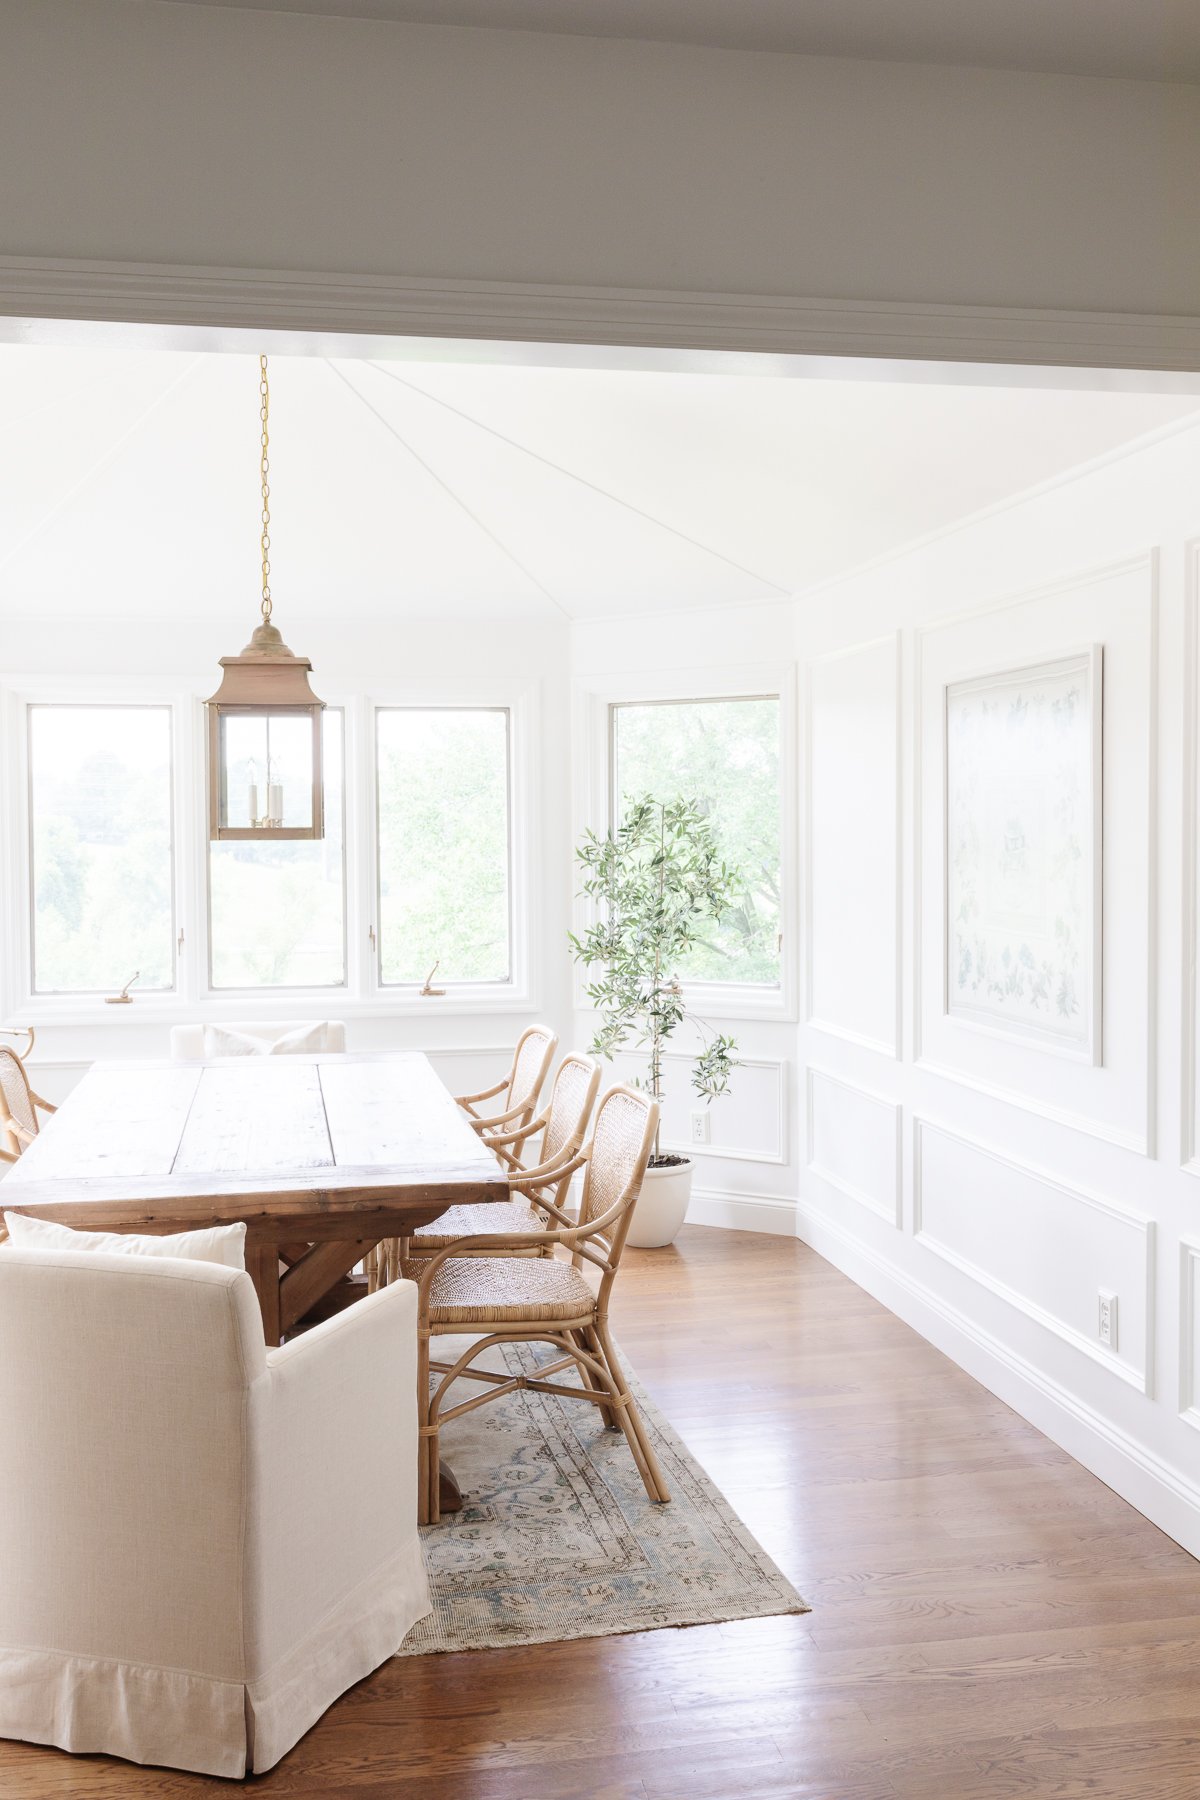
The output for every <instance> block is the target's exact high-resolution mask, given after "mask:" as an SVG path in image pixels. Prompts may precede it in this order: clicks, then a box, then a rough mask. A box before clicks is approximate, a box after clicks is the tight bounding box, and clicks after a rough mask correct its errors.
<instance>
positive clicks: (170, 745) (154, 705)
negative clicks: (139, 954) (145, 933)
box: [21, 698, 179, 1001]
mask: <svg viewBox="0 0 1200 1800" xmlns="http://www.w3.org/2000/svg"><path fill="white" fill-rule="evenodd" d="M35 712H160V713H165V714H166V717H167V866H168V870H169V878H168V883H167V887H168V892H169V896H170V897H169V908H170V949H169V950H168V952H167V956H168V960H169V964H170V969H171V980H170V984H169V985H168V986H167V987H161V988H146V989H144V990H143V991H144V993H145V994H146V995H147V996H156V997H161V998H164V999H172V998H174V996H175V995H176V994H177V993H178V992H179V948H178V946H179V883H178V880H177V878H176V866H175V865H176V848H177V844H176V840H177V836H178V812H177V808H176V772H177V765H178V751H177V747H176V742H175V736H176V718H175V708H174V707H173V705H172V704H171V702H170V701H169V700H147V699H141V700H96V699H91V698H89V699H86V700H85V699H82V698H79V699H71V700H42V699H33V700H29V701H27V702H26V704H25V706H24V709H23V726H24V729H23V731H22V734H21V735H22V740H23V743H22V748H23V752H24V769H23V779H22V782H21V786H22V788H23V791H24V801H25V812H24V827H23V831H22V838H23V840H24V852H25V854H24V863H25V889H24V893H25V906H24V908H23V912H24V918H25V939H26V961H25V964H24V978H25V983H26V985H27V986H28V989H29V993H30V995H31V996H32V998H33V999H34V1000H36V1001H44V1000H60V999H61V1000H76V999H78V1000H90V999H97V998H98V999H100V1000H103V999H104V998H105V997H106V996H107V995H110V994H112V993H113V992H114V991H115V992H118V993H119V992H120V988H119V987H118V988H116V989H115V990H114V988H113V987H96V988H39V987H38V985H37V960H36V959H37V889H36V861H35V857H34V843H33V715H34V713H35ZM133 973H134V972H133V970H132V969H131V970H130V971H129V975H127V976H126V981H128V980H129V979H130V978H131V977H132V975H133Z"/></svg>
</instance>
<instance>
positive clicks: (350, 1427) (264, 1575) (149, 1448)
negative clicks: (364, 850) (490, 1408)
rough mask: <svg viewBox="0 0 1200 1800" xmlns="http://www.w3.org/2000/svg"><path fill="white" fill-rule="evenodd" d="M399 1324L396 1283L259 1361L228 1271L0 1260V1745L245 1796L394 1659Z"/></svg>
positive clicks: (410, 1306) (254, 1329)
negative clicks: (120, 1760)
mask: <svg viewBox="0 0 1200 1800" xmlns="http://www.w3.org/2000/svg"><path fill="white" fill-rule="evenodd" d="M415 1323H416V1292H415V1290H414V1288H413V1287H412V1286H411V1285H410V1284H408V1283H398V1284H396V1285H395V1286H392V1287H389V1288H387V1289H386V1290H384V1291H383V1292H381V1293H378V1294H376V1295H374V1296H372V1297H371V1298H370V1299H367V1300H363V1301H362V1302H361V1303H360V1304H359V1305H357V1306H354V1307H351V1308H349V1309H348V1310H347V1311H345V1312H343V1313H341V1314H339V1315H338V1316H337V1317H336V1318H333V1319H330V1320H328V1321H327V1322H326V1323H325V1324H323V1325H319V1326H317V1327H316V1328H315V1329H314V1330H312V1331H310V1332H308V1333H306V1334H304V1335H303V1336H300V1337H297V1338H295V1339H293V1340H292V1341H291V1342H290V1343H288V1344H286V1345H285V1346H284V1347H283V1348H282V1349H280V1350H271V1351H268V1350H266V1349H265V1348H264V1345H263V1330H262V1319H261V1316H260V1313H259V1308H258V1301H257V1299H256V1297H255V1293H254V1287H253V1285H252V1283H251V1281H250V1277H249V1276H248V1275H246V1274H245V1273H243V1272H242V1271H240V1270H237V1269H231V1268H225V1267H221V1266H218V1265H217V1264H215V1263H211V1264H210V1263H199V1262H183V1261H178V1260H176V1259H174V1258H169V1257H150V1256H145V1257H142V1256H120V1255H115V1256H114V1255H107V1254H102V1253H98V1252H82V1253H81V1252H74V1251H46V1250H24V1251H22V1250H16V1249H13V1248H11V1247H8V1248H6V1249H3V1250H0V1365H2V1366H3V1368H4V1380H3V1382H0V1443H2V1444H3V1447H4V1448H3V1455H2V1456H0V1518H2V1519H3V1521H4V1528H3V1530H2V1531H0V1736H6V1737H15V1738H24V1739H27V1740H29V1741H31V1742H33V1743H39V1744H56V1745H58V1746H59V1747H60V1748H61V1749H64V1750H74V1751H83V1752H103V1753H106V1754H109V1755H112V1756H122V1757H127V1758H129V1759H131V1760H132V1761H134V1762H142V1763H162V1764H166V1765H168V1766H169V1767H173V1768H179V1769H190V1770H196V1771H199V1772H201V1773H205V1774H210V1775H225V1776H241V1775H243V1774H244V1773H245V1772H246V1769H247V1766H252V1767H253V1768H254V1769H255V1770H263V1769H269V1768H270V1767H271V1766H272V1764H274V1763H276V1762H278V1760H279V1758H280V1757H281V1756H283V1755H284V1754H285V1752H286V1751H288V1750H289V1749H290V1748H291V1746H292V1745H293V1744H294V1743H295V1742H296V1741H297V1739H298V1738H300V1737H301V1736H302V1735H303V1734H304V1732H306V1731H307V1730H308V1728H309V1727H310V1726H311V1725H312V1724H313V1723H314V1722H315V1721H316V1719H317V1718H318V1717H319V1716H320V1714H321V1713H322V1712H324V1710H325V1708H326V1707H327V1706H329V1705H330V1704H331V1703H332V1701H334V1700H335V1699H336V1698H337V1697H338V1695H339V1694H341V1693H342V1692H343V1691H344V1690H345V1689H346V1688H348V1687H349V1686H351V1684H352V1683H354V1682H356V1681H359V1680H361V1679H362V1677H363V1676H364V1675H367V1674H369V1673H370V1671H371V1670H372V1669H374V1668H376V1667H377V1666H378V1664H380V1663H381V1662H383V1661H384V1660H385V1659H386V1658H387V1657H389V1656H391V1655H392V1653H393V1652H394V1651H395V1650H397V1649H398V1648H399V1646H400V1644H401V1642H402V1641H403V1639H404V1637H405V1635H406V1633H407V1632H408V1630H409V1629H410V1627H411V1626H412V1625H413V1624H414V1623H415V1622H416V1621H417V1620H418V1619H419V1618H421V1617H422V1616H423V1615H424V1614H425V1613H426V1612H428V1610H429V1594H428V1587H427V1583H426V1577H425V1570H424V1566H423V1563H422V1558H421V1549H420V1544H419V1541H418V1538H417V1531H416V1507H417V1496H416V1466H417V1427H416V1403H415V1387H416V1340H415ZM397 1370H401V1371H403V1372H404V1373H402V1374H401V1376H400V1378H399V1379H397Z"/></svg>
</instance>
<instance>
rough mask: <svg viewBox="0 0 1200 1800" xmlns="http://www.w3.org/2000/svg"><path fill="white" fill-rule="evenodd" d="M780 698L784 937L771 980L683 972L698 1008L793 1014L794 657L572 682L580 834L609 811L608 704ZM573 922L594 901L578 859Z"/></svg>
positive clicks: (714, 1012)
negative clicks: (583, 885)
mask: <svg viewBox="0 0 1200 1800" xmlns="http://www.w3.org/2000/svg"><path fill="white" fill-rule="evenodd" d="M775 696H778V699H779V862H780V878H781V882H782V905H781V908H780V919H779V928H780V930H781V932H782V933H783V945H782V948H781V950H780V957H779V985H778V986H777V987H766V986H764V985H761V984H758V983H754V982H740V981H728V982H726V981H695V980H688V981H685V982H684V992H685V998H686V999H687V1002H688V1005H689V1007H691V1008H694V1010H695V1011H696V1013H697V1014H699V1015H700V1016H702V1017H704V1018H716V1019H772V1020H775V1021H777V1022H778V1023H780V1024H788V1023H794V1022H795V1021H796V1020H798V1018H799V969H800V954H799V946H800V906H799V883H798V880H797V871H798V839H799V829H798V825H799V768H798V760H797V737H796V729H797V726H796V665H795V663H794V662H790V661H789V662H782V663H769V664H768V663H760V664H746V665H742V666H738V667H733V668H728V669H719V668H712V667H706V668H697V669H688V670H680V671H673V672H671V673H669V674H667V673H661V674H650V673H648V672H646V671H643V670H639V671H637V672H636V673H633V672H631V673H627V674H612V675H601V676H587V677H583V678H580V679H579V680H577V681H576V683H575V692H574V700H575V704H574V709H573V710H574V720H575V725H574V730H575V745H574V750H575V754H574V759H573V760H574V767H575V783H574V804H573V813H574V830H573V834H572V841H573V842H574V843H576V844H577V843H578V842H579V840H580V838H581V837H582V835H583V832H584V831H585V830H586V829H589V828H590V829H591V830H592V831H595V832H596V833H597V834H598V835H600V836H603V834H604V833H605V832H606V831H607V830H608V828H609V819H610V816H611V804H612V796H611V785H612V753H611V725H610V719H611V709H612V708H613V707H614V706H628V705H653V704H654V703H655V702H656V701H663V702H672V701H680V700H696V701H705V700H753V699H764V698H774V697H775ZM573 876H574V888H575V890H576V891H575V895H574V900H573V918H574V929H575V930H576V932H579V931H582V930H585V929H586V928H587V926H588V925H590V924H592V923H593V922H594V918H595V910H594V908H593V907H591V906H589V904H588V903H587V902H586V901H585V900H584V899H583V898H582V897H581V896H580V895H579V893H578V886H579V882H578V868H577V867H576V868H575V869H574V871H573ZM586 981H587V976H586V972H585V971H584V970H582V969H581V968H580V966H579V964H578V963H576V964H575V965H574V981H573V987H574V994H573V998H574V1004H575V1007H576V1009H577V1010H578V1011H581V1012H588V1011H590V1010H591V1007H590V1003H589V1001H588V998H587V994H586V992H585V986H586Z"/></svg>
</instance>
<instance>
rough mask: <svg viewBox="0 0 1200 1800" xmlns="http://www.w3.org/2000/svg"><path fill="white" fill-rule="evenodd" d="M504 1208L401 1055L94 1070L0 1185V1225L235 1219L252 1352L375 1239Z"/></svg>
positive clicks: (483, 1153)
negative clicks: (251, 1317)
mask: <svg viewBox="0 0 1200 1800" xmlns="http://www.w3.org/2000/svg"><path fill="white" fill-rule="evenodd" d="M507 1198H508V1188H507V1184H506V1181H505V1178H504V1176H503V1175H502V1174H501V1172H500V1169H499V1166H498V1164H497V1162H496V1159H495V1157H494V1156H493V1155H492V1153H491V1151H490V1150H488V1149H487V1148H486V1146H485V1145H483V1144H482V1143H481V1142H480V1140H479V1138H478V1137H477V1136H476V1135H475V1133H474V1131H473V1130H472V1129H471V1127H470V1125H469V1124H468V1123H467V1120H466V1117H465V1115H464V1114H463V1112H462V1110H461V1109H460V1108H459V1107H458V1106H457V1105H456V1104H455V1102H454V1100H453V1098H452V1096H451V1095H450V1094H449V1093H448V1092H447V1090H446V1089H445V1087H444V1086H443V1085H442V1083H441V1082H440V1081H439V1079H438V1077H437V1075H436V1074H435V1073H434V1071H433V1068H432V1066H431V1064H430V1062H429V1059H428V1058H427V1057H426V1056H423V1055H421V1054H419V1053H416V1052H413V1051H389V1052H384V1051H359V1052H354V1053H350V1054H345V1053H343V1054H334V1053H325V1054H314V1055H304V1056H231V1057H220V1058H216V1059H214V1060H213V1061H211V1062H193V1063H181V1062H98V1063H94V1064H93V1065H92V1067H91V1068H90V1069H89V1070H88V1072H87V1073H86V1074H85V1075H84V1077H83V1079H82V1080H81V1081H80V1082H79V1083H78V1085H77V1086H76V1087H75V1088H74V1089H73V1090H72V1092H71V1093H70V1094H69V1095H68V1096H67V1098H66V1100H64V1101H63V1103H62V1105H61V1106H60V1107H59V1109H58V1111H57V1113H55V1114H54V1116H53V1117H52V1118H51V1119H50V1120H49V1121H48V1122H47V1123H46V1124H44V1125H43V1127H42V1129H41V1132H40V1133H39V1135H38V1136H37V1137H36V1138H35V1139H34V1141H33V1142H32V1143H31V1144H30V1145H29V1147H28V1148H27V1149H26V1151H25V1153H24V1155H23V1156H22V1157H21V1158H20V1160H19V1161H18V1162H17V1163H15V1164H14V1165H13V1167H12V1168H11V1169H10V1171H9V1173H8V1175H7V1176H6V1177H5V1180H4V1182H3V1185H2V1187H0V1204H2V1205H3V1207H4V1208H5V1209H7V1210H10V1211H15V1212H23V1213H30V1214H32V1215H33V1216H34V1217H36V1218H39V1219H55V1220H57V1221H58V1222H59V1223H60V1224H63V1225H72V1226H75V1227H77V1228H79V1229H82V1230H96V1231H145V1232H171V1231H187V1230H194V1229H196V1228H198V1227H200V1226H205V1225H224V1224H229V1223H232V1222H234V1221H236V1220H244V1221H245V1225H246V1267H247V1270H248V1272H249V1274H250V1276H251V1278H252V1279H253V1281H254V1285H255V1288H256V1289H257V1291H258V1298H259V1304H260V1305H261V1307H262V1315H263V1330H264V1332H265V1334H266V1340H267V1343H268V1344H278V1343H279V1342H280V1341H281V1339H282V1338H283V1337H284V1336H285V1335H286V1334H287V1332H289V1331H290V1330H292V1329H293V1328H294V1327H295V1326H296V1325H297V1324H298V1322H299V1321H300V1320H301V1319H302V1318H303V1317H304V1315H305V1314H306V1313H308V1312H310V1311H311V1310H312V1308H313V1307H314V1306H316V1305H317V1303H318V1302H319V1301H321V1300H322V1299H323V1298H324V1297H325V1296H326V1295H328V1294H329V1292H330V1291H331V1289H333V1288H334V1287H335V1286H336V1285H337V1284H338V1283H340V1282H341V1281H342V1278H343V1277H344V1276H346V1275H347V1274H348V1273H349V1271H350V1270H351V1269H352V1268H353V1267H354V1266H355V1264H356V1263H358V1262H360V1261H361V1260H362V1258H363V1257H364V1256H365V1255H366V1253H367V1251H368V1250H370V1249H373V1248H374V1246H375V1245H376V1244H378V1243H379V1242H380V1241H381V1240H382V1239H384V1238H392V1237H402V1236H404V1235H405V1234H406V1233H408V1232H411V1231H412V1230H413V1229H414V1227H416V1226H418V1225H426V1224H428V1223H429V1222H430V1221H431V1220H433V1219H436V1218H437V1217H438V1216H439V1215H440V1214H441V1213H443V1212H445V1211H446V1209H447V1208H448V1207H450V1206H456V1205H459V1204H462V1203H467V1202H470V1203H485V1202H488V1201H493V1200H506V1199H507Z"/></svg>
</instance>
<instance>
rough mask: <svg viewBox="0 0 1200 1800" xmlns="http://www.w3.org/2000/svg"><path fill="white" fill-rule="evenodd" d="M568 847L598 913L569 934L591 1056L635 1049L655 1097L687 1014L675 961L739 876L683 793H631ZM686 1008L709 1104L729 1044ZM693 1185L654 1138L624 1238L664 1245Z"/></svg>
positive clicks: (700, 1084)
mask: <svg viewBox="0 0 1200 1800" xmlns="http://www.w3.org/2000/svg"><path fill="white" fill-rule="evenodd" d="M575 854H576V857H577V859H578V861H579V863H580V864H581V865H582V868H583V870H584V877H583V883H582V892H583V893H584V894H585V895H586V896H587V897H588V898H589V899H590V900H591V901H592V903H593V905H594V906H595V908H596V912H597V915H598V916H597V919H596V922H595V923H594V924H592V925H590V926H589V927H588V928H587V929H586V930H585V931H583V932H582V933H581V934H580V935H578V936H576V935H575V934H574V933H572V934H571V948H572V950H573V952H574V954H575V958H576V961H577V962H579V963H581V964H582V965H583V967H584V968H585V969H587V970H589V971H595V973H594V974H593V975H592V978H591V980H590V981H589V983H588V985H587V987H586V990H585V991H586V993H587V997H588V999H589V1000H590V1002H591V1004H592V1006H593V1007H594V1008H595V1010H596V1013H597V1014H598V1018H599V1023H598V1025H597V1029H596V1034H595V1037H594V1038H593V1040H592V1052H593V1054H594V1055H598V1056H603V1057H606V1058H608V1059H610V1060H611V1058H612V1057H613V1056H614V1054H615V1053H616V1052H617V1051H618V1050H622V1049H626V1048H633V1049H636V1050H642V1051H644V1052H645V1055H646V1061H647V1070H646V1075H645V1077H644V1078H643V1079H638V1080H637V1081H636V1083H635V1085H637V1086H638V1087H644V1088H646V1089H647V1090H648V1091H649V1092H650V1093H651V1094H653V1096H654V1098H655V1099H656V1100H658V1101H661V1100H662V1097H663V1052H664V1049H665V1046H666V1044H667V1042H668V1040H669V1039H670V1038H671V1037H672V1035H673V1034H674V1033H675V1031H676V1030H677V1029H678V1028H679V1026H680V1025H681V1024H682V1022H683V1020H684V1018H685V1017H687V1016H689V1015H688V1013H687V1003H686V1000H685V997H684V992H683V988H682V987H681V986H680V982H679V978H678V976H677V974H676V969H677V968H678V966H679V963H680V961H681V959H682V958H683V957H684V956H685V955H686V953H687V951H688V950H690V949H691V947H692V946H693V944H695V943H696V942H697V941H698V939H699V938H700V937H701V935H702V933H703V931H704V929H705V927H706V926H707V925H709V924H710V923H713V922H715V921H717V920H719V919H720V917H721V915H722V913H723V912H724V911H725V910H726V909H727V907H729V906H730V905H731V904H732V903H733V901H734V899H735V897H736V895H737V893H738V891H739V889H740V881H739V878H738V877H737V875H736V874H735V873H733V872H732V871H731V870H730V869H728V868H727V867H726V866H725V864H724V863H723V862H722V860H721V856H720V853H719V852H718V850H717V846H716V844H715V843H714V841H713V835H712V830H711V828H710V826H709V823H708V820H707V819H706V818H705V816H704V814H703V813H702V812H701V811H700V808H699V807H698V806H697V805H696V804H695V802H694V801H690V800H671V801H666V802H664V801H661V800H654V799H651V798H650V797H649V796H646V797H645V798H642V799H638V800H635V801H633V802H632V803H631V804H630V805H629V806H628V807H627V809H626V812H625V817H624V819H623V821H622V823H621V825H620V826H619V827H618V829H617V830H616V831H615V832H608V833H606V834H605V836H603V837H599V836H598V835H597V834H596V833H595V832H593V831H588V832H586V833H585V834H584V838H583V842H582V843H581V844H580V846H579V848H578V849H577V850H576V852H575ZM691 1016H692V1018H693V1022H694V1023H695V1024H696V1025H697V1027H698V1028H699V1030H700V1033H701V1036H702V1038H703V1039H704V1040H705V1042H704V1047H703V1049H702V1050H701V1051H700V1052H699V1054H698V1055H697V1057H696V1059H695V1062H694V1064H693V1066H692V1086H693V1088H694V1089H695V1090H696V1092H697V1093H698V1094H700V1095H702V1096H703V1098H704V1100H705V1101H706V1102H711V1101H712V1100H714V1099H715V1098H716V1096H717V1095H718V1094H723V1093H725V1092H726V1090H727V1089H728V1086H729V1076H730V1071H731V1070H732V1069H733V1068H734V1067H735V1058H736V1051H737V1045H736V1044H735V1043H734V1041H733V1039H732V1038H728V1037H723V1036H720V1035H718V1034H713V1033H710V1032H708V1031H707V1030H706V1028H705V1027H704V1026H703V1024H701V1022H700V1021H699V1020H696V1019H695V1017H694V1015H691ZM691 1189H692V1160H691V1158H690V1157H687V1156H674V1155H664V1154H663V1152H662V1149H661V1146H660V1144H659V1141H658V1139H657V1138H656V1140H655V1144H654V1153H653V1155H652V1156H651V1158H650V1165H649V1167H648V1169H647V1171H646V1178H645V1180H644V1181H643V1183H642V1191H641V1195H640V1197H639V1199H638V1203H637V1208H636V1210H635V1212H634V1217H633V1223H632V1224H631V1226H630V1229H629V1236H628V1238H627V1240H626V1241H627V1242H628V1243H630V1244H635V1245H639V1246H642V1247H644V1248H648V1247H651V1246H658V1245H662V1244H669V1243H670V1242H671V1240H672V1238H673V1237H674V1236H675V1233H676V1232H677V1231H678V1230H679V1227H680V1226H681V1225H682V1224H683V1221H684V1217H685V1216H686V1213H687V1208H688V1201H689V1199H690V1197H691Z"/></svg>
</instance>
